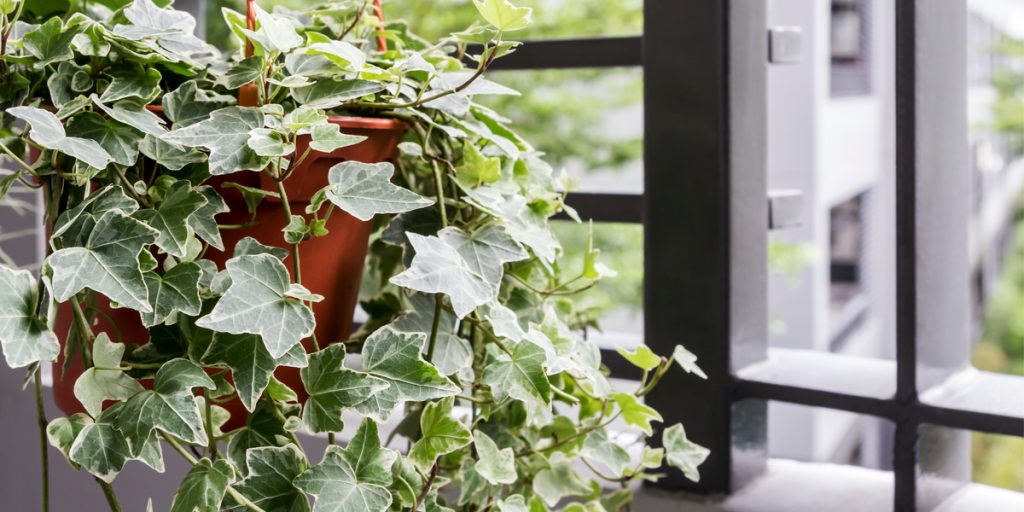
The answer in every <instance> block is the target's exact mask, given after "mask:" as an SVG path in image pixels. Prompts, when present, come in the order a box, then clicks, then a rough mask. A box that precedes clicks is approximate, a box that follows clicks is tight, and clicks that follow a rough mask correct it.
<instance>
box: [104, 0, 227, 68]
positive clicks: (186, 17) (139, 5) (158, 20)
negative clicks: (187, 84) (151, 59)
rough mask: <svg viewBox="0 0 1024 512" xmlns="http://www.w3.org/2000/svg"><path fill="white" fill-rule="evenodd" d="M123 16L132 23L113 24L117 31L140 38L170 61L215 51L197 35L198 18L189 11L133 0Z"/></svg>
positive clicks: (149, 1) (133, 38) (120, 34)
mask: <svg viewBox="0 0 1024 512" xmlns="http://www.w3.org/2000/svg"><path fill="white" fill-rule="evenodd" d="M124 17H125V18H126V19H127V20H128V21H129V22H131V25H116V26H114V33H115V34H117V35H119V36H121V37H125V38H127V39H132V40H135V41H139V42H140V43H141V44H144V45H146V46H148V47H149V48H151V49H152V50H154V51H156V52H158V53H159V54H160V55H162V56H163V57H164V58H167V59H169V60H171V61H179V60H181V59H183V58H189V57H192V56H195V55H196V54H205V53H211V52H212V51H213V50H212V48H211V47H210V45H208V44H206V43H205V42H203V40H202V39H199V38H198V37H196V35H195V28H196V20H195V18H193V17H192V15H191V14H189V13H187V12H184V11H176V10H174V9H164V8H160V7H158V6H157V5H156V4H155V3H153V1H152V0H134V1H133V2H132V4H131V5H130V6H128V7H127V8H125V10H124Z"/></svg>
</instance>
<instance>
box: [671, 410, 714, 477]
mask: <svg viewBox="0 0 1024 512" xmlns="http://www.w3.org/2000/svg"><path fill="white" fill-rule="evenodd" d="M661 441H662V444H663V445H664V447H665V459H666V460H667V461H668V464H669V466H674V467H676V468H679V469H680V470H682V472H683V475H684V476H686V478H689V479H690V480H693V481H694V482H699V481H700V472H699V471H698V470H697V467H698V466H700V465H701V463H702V462H704V459H706V458H708V455H709V454H710V453H711V450H708V449H707V448H705V447H703V446H701V445H699V444H697V443H694V442H693V441H690V440H689V439H687V438H686V431H685V430H684V429H683V425H682V424H681V423H677V424H675V425H672V426H671V427H668V428H666V429H665V431H664V432H663V433H662V435H661Z"/></svg>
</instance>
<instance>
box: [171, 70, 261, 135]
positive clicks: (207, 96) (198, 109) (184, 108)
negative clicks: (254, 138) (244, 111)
mask: <svg viewBox="0 0 1024 512" xmlns="http://www.w3.org/2000/svg"><path fill="white" fill-rule="evenodd" d="M234 102H235V99H234V98H232V97H230V96H222V95H219V94H216V93H214V92H212V91H208V90H206V89H200V88H199V85H198V83H196V81H195V80H189V81H188V82H185V83H183V84H181V85H179V86H178V88H177V89H175V90H174V91H172V92H170V93H167V94H165V95H164V97H163V99H162V100H161V103H162V104H163V107H164V115H166V116H167V119H170V120H171V122H172V123H174V127H175V128H183V127H185V126H189V125H192V124H195V123H198V122H200V121H202V120H204V119H207V118H209V117H210V113H211V112H213V111H215V110H219V109H222V108H225V107H227V106H229V105H231V104H233V103H234ZM259 125H260V126H262V125H263V122H262V120H261V121H260V123H259Z"/></svg>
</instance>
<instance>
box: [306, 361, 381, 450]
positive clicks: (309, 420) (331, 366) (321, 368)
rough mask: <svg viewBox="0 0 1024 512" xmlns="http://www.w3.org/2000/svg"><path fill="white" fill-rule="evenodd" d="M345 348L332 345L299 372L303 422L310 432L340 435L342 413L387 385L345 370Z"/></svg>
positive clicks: (363, 374)
mask: <svg viewBox="0 0 1024 512" xmlns="http://www.w3.org/2000/svg"><path fill="white" fill-rule="evenodd" d="M344 361H345V345H344V344H334V345H331V346H329V347H326V348H324V349H323V350H320V351H318V352H315V353H313V354H311V355H310V356H309V366H308V367H306V368H303V369H302V371H301V372H300V373H301V375H302V383H303V384H305V386H306V391H307V392H308V393H309V399H308V400H306V404H305V407H303V410H302V419H303V421H304V422H305V423H306V425H307V426H308V427H309V429H310V430H312V431H313V432H340V431H341V430H342V428H343V427H344V424H343V423H342V421H341V414H342V411H343V410H344V409H346V408H350V407H354V406H356V405H358V404H359V403H361V402H364V401H366V399H368V398H369V397H370V396H371V395H373V394H374V393H377V392H379V391H382V390H384V389H386V388H387V387H388V382H387V381H385V380H382V379H379V378H377V377H372V376H370V375H368V374H365V373H361V372H356V371H353V370H349V369H347V368H345V367H344Z"/></svg>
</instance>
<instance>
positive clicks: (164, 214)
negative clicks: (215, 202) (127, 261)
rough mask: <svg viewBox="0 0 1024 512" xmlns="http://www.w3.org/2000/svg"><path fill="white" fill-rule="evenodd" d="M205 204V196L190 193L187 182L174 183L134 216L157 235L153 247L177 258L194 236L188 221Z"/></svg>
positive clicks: (193, 191)
mask: <svg viewBox="0 0 1024 512" xmlns="http://www.w3.org/2000/svg"><path fill="white" fill-rule="evenodd" d="M205 205H206V197H205V196H204V195H203V194H201V193H199V192H198V191H196V190H193V189H192V184H191V183H189V182H188V180H178V181H176V182H174V183H173V184H172V185H171V186H170V187H168V188H167V190H166V191H164V193H163V194H162V199H161V201H160V202H159V203H157V204H156V206H155V207H153V208H147V209H145V210H139V211H138V212H136V213H135V215H134V216H135V217H136V218H138V219H140V220H142V221H144V222H145V223H146V224H149V226H150V227H152V228H153V229H156V230H157V231H158V232H159V233H160V234H159V236H157V239H156V245H157V247H160V248H161V249H163V250H164V251H165V252H167V254H170V255H172V256H177V257H179V258H181V257H184V256H185V252H186V249H187V244H188V241H189V240H190V239H191V238H192V235H193V234H194V232H193V231H192V225H191V223H190V222H189V218H190V217H192V215H193V214H195V213H196V212H197V211H199V209H200V208H202V207H203V206H205Z"/></svg>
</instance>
